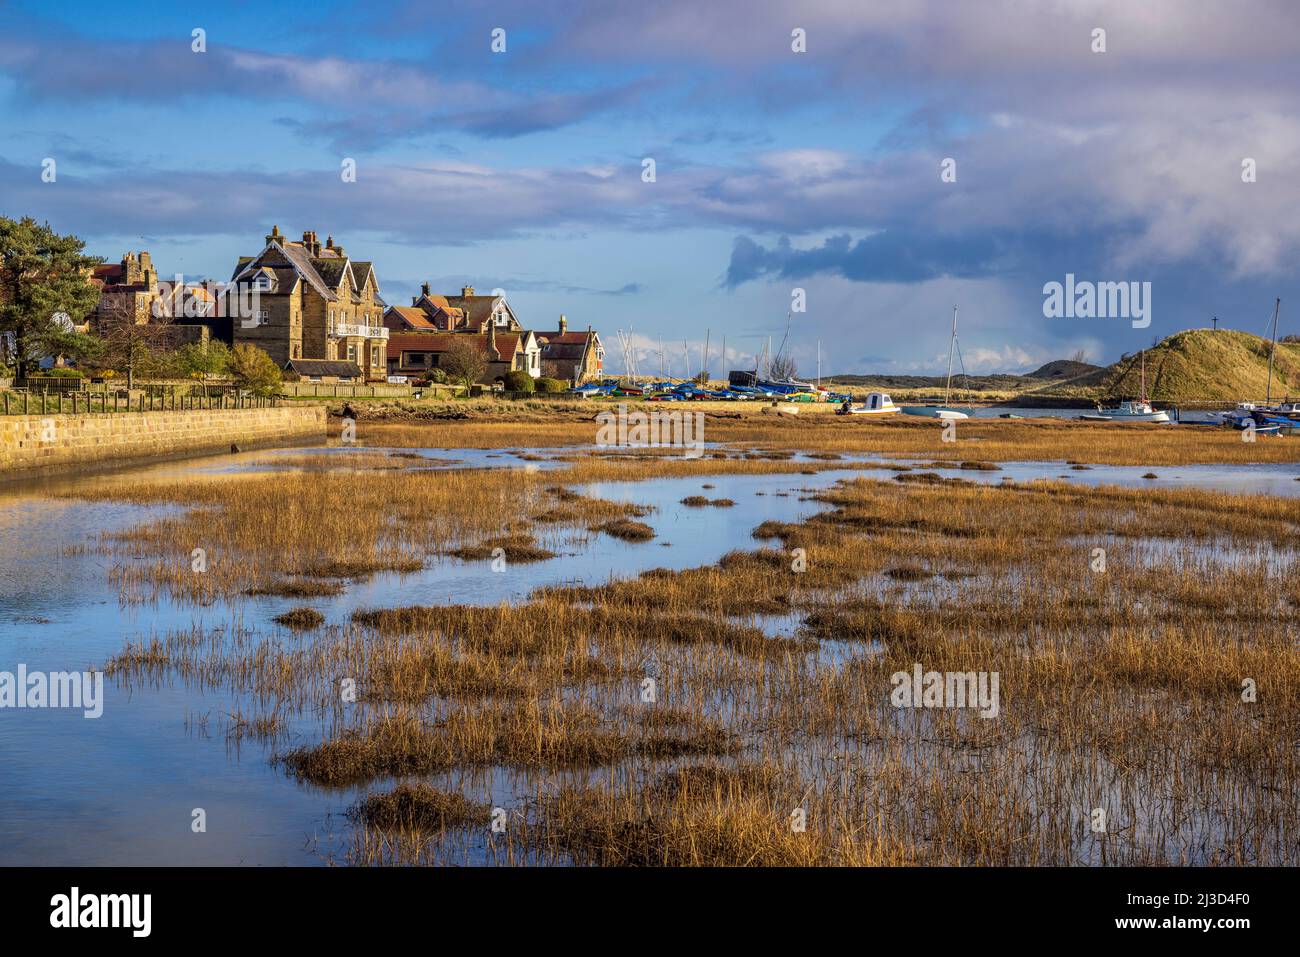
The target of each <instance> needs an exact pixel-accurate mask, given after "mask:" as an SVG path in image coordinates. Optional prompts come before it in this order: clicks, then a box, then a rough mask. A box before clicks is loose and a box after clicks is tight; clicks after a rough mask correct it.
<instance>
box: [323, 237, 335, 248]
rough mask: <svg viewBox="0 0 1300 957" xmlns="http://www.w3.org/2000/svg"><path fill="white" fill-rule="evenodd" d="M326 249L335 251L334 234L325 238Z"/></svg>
mask: <svg viewBox="0 0 1300 957" xmlns="http://www.w3.org/2000/svg"><path fill="white" fill-rule="evenodd" d="M325 248H326V249H333V248H334V234H333V233H330V234H329V235H327V236H326V237H325Z"/></svg>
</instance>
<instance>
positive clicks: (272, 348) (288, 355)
mask: <svg viewBox="0 0 1300 957" xmlns="http://www.w3.org/2000/svg"><path fill="white" fill-rule="evenodd" d="M258 308H259V309H261V310H264V311H265V312H266V313H267V317H266V318H265V319H263V320H261V322H260V323H258V324H253V320H251V319H250V320H236V321H235V323H234V339H235V343H236V345H238V344H239V343H241V342H247V343H251V344H252V345H255V346H257V347H258V348H259V349H264V350H265V351H266V353H267V354H268V355H269V356H270V357H271V358H272V359H274V360H275V364H276V365H278V366H283V365H284V364H285V363H286V362H288V361H289V360H290V359H305V358H307V357H306V356H304V355H303V354H302V344H303V343H302V292H301V284H300V287H299V289H296V290H294V292H292V293H289V294H287V295H268V294H266V293H262V295H261V296H260V297H259V302H258ZM246 323H247V325H246Z"/></svg>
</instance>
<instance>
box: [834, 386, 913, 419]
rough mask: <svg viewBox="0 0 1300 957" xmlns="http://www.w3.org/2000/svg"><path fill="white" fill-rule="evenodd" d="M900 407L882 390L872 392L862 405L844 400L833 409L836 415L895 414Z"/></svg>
mask: <svg viewBox="0 0 1300 957" xmlns="http://www.w3.org/2000/svg"><path fill="white" fill-rule="evenodd" d="M900 411H902V410H901V409H899V407H898V406H896V405H894V402H893V400H892V399H890V398H889V396H888V395H887V394H886V393H884V392H872V393H869V394H868V395H867V401H866V402H864V403H862V405H853V404H852V403H850V402H847V401H846V402H845V403H844V404H843V405H841V406H840V407H839V408H838V409H836V410H835V414H836V415H897V414H898V413H899V412H900Z"/></svg>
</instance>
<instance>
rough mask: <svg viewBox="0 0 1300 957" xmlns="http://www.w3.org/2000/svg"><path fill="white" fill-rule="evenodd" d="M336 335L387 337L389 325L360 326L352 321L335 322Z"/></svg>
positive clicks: (370, 337) (368, 337) (364, 337)
mask: <svg viewBox="0 0 1300 957" xmlns="http://www.w3.org/2000/svg"><path fill="white" fill-rule="evenodd" d="M334 335H336V336H339V337H340V338H343V337H347V336H357V337H359V338H362V339H387V338H388V327H387V326H360V325H356V324H355V323H351V322H336V323H335V324H334Z"/></svg>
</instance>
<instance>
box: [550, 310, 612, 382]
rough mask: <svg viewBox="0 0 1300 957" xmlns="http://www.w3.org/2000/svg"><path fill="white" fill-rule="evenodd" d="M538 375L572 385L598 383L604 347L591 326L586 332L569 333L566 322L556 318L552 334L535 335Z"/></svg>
mask: <svg viewBox="0 0 1300 957" xmlns="http://www.w3.org/2000/svg"><path fill="white" fill-rule="evenodd" d="M537 340H538V342H539V344H540V345H541V360H542V375H544V376H549V377H550V378H552V379H564V380H567V381H568V382H571V383H573V384H574V385H580V384H581V383H583V382H589V381H591V380H593V379H594V380H599V379H600V378H601V377H602V376H603V375H604V371H605V347H604V346H603V345H602V344H601V341H600V336H599V335H598V334H597V333H596V331H595V330H594V329H592V328H591V326H588V327H587V331H586V332H570V331H569V322H568V319H567V318H566V317H564V316H560V327H559V329H557V330H556V331H554V332H539V333H537Z"/></svg>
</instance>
